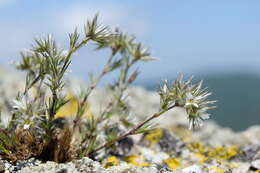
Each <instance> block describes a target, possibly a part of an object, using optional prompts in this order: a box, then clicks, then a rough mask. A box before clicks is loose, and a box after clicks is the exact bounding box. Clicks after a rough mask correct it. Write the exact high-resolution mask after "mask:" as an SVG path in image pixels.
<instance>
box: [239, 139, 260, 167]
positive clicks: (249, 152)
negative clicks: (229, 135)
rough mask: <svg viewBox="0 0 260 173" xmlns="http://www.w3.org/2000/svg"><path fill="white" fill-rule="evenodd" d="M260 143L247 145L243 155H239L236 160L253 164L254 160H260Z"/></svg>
mask: <svg viewBox="0 0 260 173" xmlns="http://www.w3.org/2000/svg"><path fill="white" fill-rule="evenodd" d="M259 151H260V142H259V143H255V144H251V145H246V146H244V147H242V148H241V154H239V155H238V156H237V157H236V159H238V160H240V161H245V162H251V161H252V160H256V159H259V158H258V157H259Z"/></svg>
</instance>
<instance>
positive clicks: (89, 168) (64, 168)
mask: <svg viewBox="0 0 260 173" xmlns="http://www.w3.org/2000/svg"><path fill="white" fill-rule="evenodd" d="M21 79H22V78H21V75H18V74H13V73H7V72H6V71H4V70H1V69H0V106H1V109H2V115H3V116H2V122H3V124H5V122H7V121H8V115H9V114H10V113H8V109H9V108H8V105H9V103H6V100H12V98H14V97H15V96H16V94H17V91H19V90H22V89H23V87H24V84H23V80H21ZM69 84H70V86H69V90H70V89H71V90H72V91H73V90H74V89H75V86H77V85H78V84H82V82H81V81H80V80H76V79H71V80H70V82H69ZM82 85H84V84H82ZM105 95H107V94H106V91H105V90H103V89H98V90H97V91H96V92H94V93H93V94H92V96H91V98H90V108H91V111H92V112H93V114H95V112H98V111H99V109H100V106H95V105H100V103H101V104H105V103H106V102H107V100H106V97H104V96H105ZM128 95H129V103H130V105H131V106H132V107H133V110H134V115H135V117H136V118H137V119H143V118H145V117H146V116H148V115H151V114H152V113H155V112H156V111H157V109H158V107H159V96H158V95H157V93H155V92H149V91H146V90H144V89H143V88H140V87H133V88H131V89H129V90H128ZM97 103H98V104H97ZM3 105H4V106H3ZM212 116H213V117H212V119H214V116H215V115H212ZM3 117H4V118H3ZM156 123H157V124H158V125H159V126H158V128H157V129H155V130H154V131H152V132H150V133H147V134H145V135H139V136H134V137H132V138H127V139H125V140H124V141H121V142H120V143H119V144H118V146H117V148H116V149H115V150H113V151H111V152H110V154H109V155H105V156H104V159H103V160H101V161H100V162H96V161H93V160H91V159H89V158H83V159H81V160H74V161H71V162H69V163H64V164H57V163H54V162H47V163H43V162H41V161H40V160H37V159H34V158H32V159H29V160H26V161H18V162H17V163H16V164H11V163H9V162H7V161H5V160H0V172H6V173H7V172H19V173H32V172H35V173H36V172H42V173H43V172H50V173H54V172H55V173H79V172H92V173H99V172H100V173H110V172H111V173H116V172H122V173H123V172H124V173H127V172H129V173H139V172H140V173H143V172H144V173H146V172H147V173H148V172H149V173H156V172H161V173H163V172H176V173H204V172H205V173H206V172H210V173H228V172H233V173H246V172H260V126H253V127H249V128H248V129H246V130H245V131H243V132H233V131H232V130H231V129H229V128H223V127H220V126H219V125H217V124H216V123H215V122H214V121H207V122H206V123H205V124H204V126H203V127H202V128H201V129H198V130H195V131H190V130H188V128H187V127H188V121H187V119H186V115H185V112H184V110H182V109H181V108H176V109H174V110H172V111H170V112H168V113H166V114H165V115H163V116H161V117H160V118H159V119H158V120H157V121H156Z"/></svg>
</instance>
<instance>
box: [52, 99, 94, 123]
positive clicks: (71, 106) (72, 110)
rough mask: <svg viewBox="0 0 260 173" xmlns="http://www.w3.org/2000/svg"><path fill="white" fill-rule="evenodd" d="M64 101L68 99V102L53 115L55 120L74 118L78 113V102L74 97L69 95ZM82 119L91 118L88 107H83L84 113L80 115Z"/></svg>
mask: <svg viewBox="0 0 260 173" xmlns="http://www.w3.org/2000/svg"><path fill="white" fill-rule="evenodd" d="M66 99H69V102H68V103H66V104H65V105H64V106H62V107H61V108H60V109H59V110H58V112H57V113H56V115H55V118H60V117H67V116H75V115H76V113H77V111H78V105H79V101H78V100H77V98H76V97H75V96H73V95H72V94H69V95H68V96H67V98H66ZM82 116H83V117H92V116H93V115H92V113H91V111H90V108H89V105H85V111H84V114H83V115H82Z"/></svg>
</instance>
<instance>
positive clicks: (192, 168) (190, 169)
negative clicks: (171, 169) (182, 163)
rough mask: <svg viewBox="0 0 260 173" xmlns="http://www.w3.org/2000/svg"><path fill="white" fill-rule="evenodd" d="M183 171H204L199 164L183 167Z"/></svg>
mask: <svg viewBox="0 0 260 173" xmlns="http://www.w3.org/2000/svg"><path fill="white" fill-rule="evenodd" d="M182 172H183V173H203V171H202V168H201V167H200V166H197V165H192V166H189V167H187V168H184V169H182Z"/></svg>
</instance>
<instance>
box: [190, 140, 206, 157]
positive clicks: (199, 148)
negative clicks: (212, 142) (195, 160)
mask: <svg viewBox="0 0 260 173" xmlns="http://www.w3.org/2000/svg"><path fill="white" fill-rule="evenodd" d="M187 147H188V148H189V149H190V150H191V151H193V152H197V153H201V154H203V153H205V152H206V151H207V148H206V147H205V146H204V145H203V144H202V143H199V142H196V143H190V144H188V145H187Z"/></svg>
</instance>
